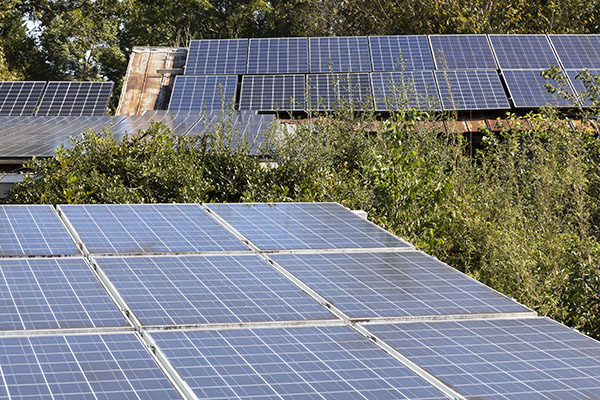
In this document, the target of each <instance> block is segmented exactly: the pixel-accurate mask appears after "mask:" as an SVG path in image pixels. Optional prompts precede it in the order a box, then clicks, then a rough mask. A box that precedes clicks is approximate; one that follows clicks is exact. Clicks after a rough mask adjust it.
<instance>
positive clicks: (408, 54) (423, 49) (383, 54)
mask: <svg viewBox="0 0 600 400" xmlns="http://www.w3.org/2000/svg"><path fill="white" fill-rule="evenodd" d="M369 43H370V45H371V57H372V60H373V71H414V70H417V71H421V70H434V69H435V64H434V62H433V56H432V55H431V48H430V47H429V40H428V39H427V36H426V35H408V36H371V37H369Z"/></svg>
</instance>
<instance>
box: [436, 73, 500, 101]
mask: <svg viewBox="0 0 600 400" xmlns="http://www.w3.org/2000/svg"><path fill="white" fill-rule="evenodd" d="M435 79H436V81H437V84H438V88H439V89H440V95H441V96H442V106H443V107H444V109H445V110H498V109H508V108H510V104H509V103H508V98H507V97H506V93H505V92H504V87H503V86H502V82H501V81H500V77H499V76H498V73H497V72H496V71H485V70H480V71H435Z"/></svg>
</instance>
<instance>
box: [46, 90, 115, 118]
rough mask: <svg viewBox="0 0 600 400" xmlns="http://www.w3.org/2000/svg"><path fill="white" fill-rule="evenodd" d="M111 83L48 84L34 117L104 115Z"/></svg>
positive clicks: (110, 91)
mask: <svg viewBox="0 0 600 400" xmlns="http://www.w3.org/2000/svg"><path fill="white" fill-rule="evenodd" d="M112 88H113V83H112V82H48V86H47V87H46V90H45V91H44V95H43V96H42V100H41V101H40V106H39V108H38V110H37V113H36V115H62V116H85V115H104V114H105V113H106V110H107V108H108V100H110V95H111V93H112Z"/></svg>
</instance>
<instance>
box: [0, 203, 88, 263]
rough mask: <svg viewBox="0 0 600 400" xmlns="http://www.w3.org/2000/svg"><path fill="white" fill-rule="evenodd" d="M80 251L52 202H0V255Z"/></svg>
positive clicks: (67, 253)
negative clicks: (18, 203) (42, 203)
mask: <svg viewBox="0 0 600 400" xmlns="http://www.w3.org/2000/svg"><path fill="white" fill-rule="evenodd" d="M76 253H77V248H76V247H75V243H73V240H72V239H71V237H70V236H69V234H68V233H67V230H66V229H65V227H64V226H63V225H62V223H61V222H60V220H59V218H58V216H57V215H56V213H55V212H54V209H53V208H52V206H48V205H36V206H26V205H6V206H0V256H19V255H71V254H76Z"/></svg>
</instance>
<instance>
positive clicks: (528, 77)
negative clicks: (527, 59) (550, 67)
mask: <svg viewBox="0 0 600 400" xmlns="http://www.w3.org/2000/svg"><path fill="white" fill-rule="evenodd" d="M541 72H542V71H541V70H537V71H536V70H510V69H507V70H502V76H503V77H504V81H505V82H506V86H507V87H508V92H509V93H510V97H511V99H512V101H513V103H514V105H515V107H517V108H532V107H542V106H547V105H552V106H557V107H570V106H572V105H573V104H572V103H571V102H570V101H569V100H567V99H565V98H562V97H560V95H558V94H552V93H550V92H548V90H547V89H546V88H545V86H544V85H545V84H546V83H549V84H551V85H553V86H555V87H557V86H558V84H557V83H556V82H555V81H554V80H552V79H548V80H546V79H544V78H543V77H542V75H541ZM565 90H567V92H568V93H570V94H572V90H571V89H570V88H569V87H566V88H565Z"/></svg>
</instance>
